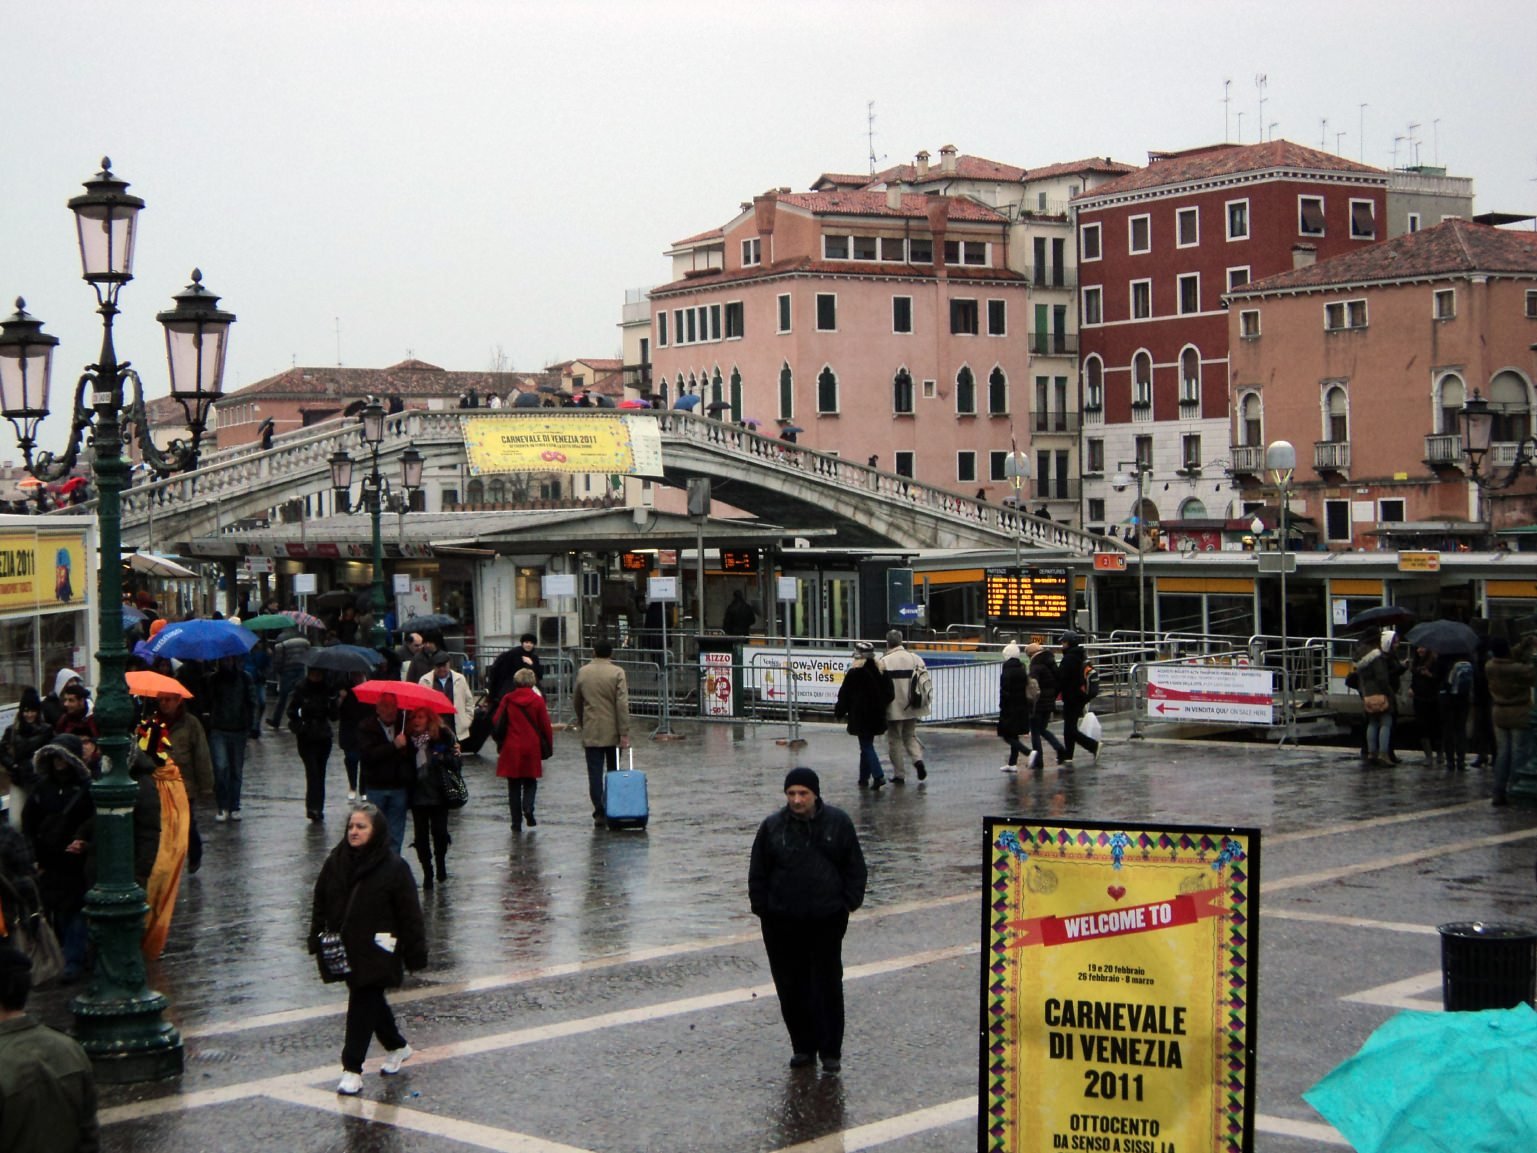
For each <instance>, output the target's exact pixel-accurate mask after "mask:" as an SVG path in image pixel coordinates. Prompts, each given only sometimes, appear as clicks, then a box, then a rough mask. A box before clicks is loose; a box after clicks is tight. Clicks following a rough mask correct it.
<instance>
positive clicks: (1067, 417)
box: [1030, 409, 1078, 440]
mask: <svg viewBox="0 0 1537 1153" xmlns="http://www.w3.org/2000/svg"><path fill="white" fill-rule="evenodd" d="M1030 428H1031V430H1032V431H1033V432H1034V434H1035V437H1036V439H1037V440H1039V439H1040V438H1041V437H1046V436H1077V435H1078V414H1077V413H1076V412H1053V411H1051V410H1049V409H1047V410H1041V409H1037V410H1036V411H1035V412H1033V413H1031V414H1030Z"/></svg>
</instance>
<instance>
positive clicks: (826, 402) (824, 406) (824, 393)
mask: <svg viewBox="0 0 1537 1153" xmlns="http://www.w3.org/2000/svg"><path fill="white" fill-rule="evenodd" d="M817 411H818V412H837V411H838V374H837V373H835V372H834V371H833V370H832V368H831V367H829V366H828V365H825V364H824V365H823V366H822V371H821V372H819V373H817Z"/></svg>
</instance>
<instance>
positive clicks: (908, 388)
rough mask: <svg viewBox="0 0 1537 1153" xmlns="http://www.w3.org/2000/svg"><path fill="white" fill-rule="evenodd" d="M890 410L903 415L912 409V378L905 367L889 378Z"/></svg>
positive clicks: (907, 414) (909, 413)
mask: <svg viewBox="0 0 1537 1153" xmlns="http://www.w3.org/2000/svg"><path fill="white" fill-rule="evenodd" d="M891 411H892V412H895V413H898V414H900V415H904V416H910V415H911V414H912V411H913V378H912V375H911V374H910V373H909V372H908V371H907V369H905V368H903V369H898V370H897V374H896V375H895V376H894V377H892V378H891Z"/></svg>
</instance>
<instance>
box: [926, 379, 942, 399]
mask: <svg viewBox="0 0 1537 1153" xmlns="http://www.w3.org/2000/svg"><path fill="white" fill-rule="evenodd" d="M938 395H939V381H937V380H926V381H924V382H923V399H924V400H933V399H934V398H935V397H936V396H938Z"/></svg>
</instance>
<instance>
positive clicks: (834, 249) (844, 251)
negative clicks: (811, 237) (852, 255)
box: [822, 236, 849, 260]
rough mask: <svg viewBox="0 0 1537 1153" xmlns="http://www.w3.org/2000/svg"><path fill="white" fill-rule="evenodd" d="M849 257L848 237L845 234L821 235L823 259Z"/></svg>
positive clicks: (844, 258)
mask: <svg viewBox="0 0 1537 1153" xmlns="http://www.w3.org/2000/svg"><path fill="white" fill-rule="evenodd" d="M848 258H849V238H848V237H847V236H824V237H822V259H823V260H847V259H848Z"/></svg>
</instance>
